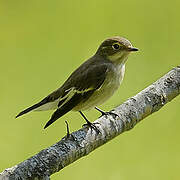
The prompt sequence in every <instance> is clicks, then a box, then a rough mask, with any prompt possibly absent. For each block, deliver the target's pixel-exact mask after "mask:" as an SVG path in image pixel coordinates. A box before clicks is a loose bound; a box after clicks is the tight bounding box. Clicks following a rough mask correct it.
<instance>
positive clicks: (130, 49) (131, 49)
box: [128, 47, 139, 51]
mask: <svg viewBox="0 0 180 180" xmlns="http://www.w3.org/2000/svg"><path fill="white" fill-rule="evenodd" d="M128 51H139V49H138V48H135V47H129V48H128Z"/></svg>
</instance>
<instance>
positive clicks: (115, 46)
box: [112, 43, 120, 50]
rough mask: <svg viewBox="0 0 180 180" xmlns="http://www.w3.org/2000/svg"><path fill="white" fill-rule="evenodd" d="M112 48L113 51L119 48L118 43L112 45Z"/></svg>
mask: <svg viewBox="0 0 180 180" xmlns="http://www.w3.org/2000/svg"><path fill="white" fill-rule="evenodd" d="M112 47H113V49H115V50H118V49H119V48H120V45H119V44H118V43H114V44H113V45H112Z"/></svg>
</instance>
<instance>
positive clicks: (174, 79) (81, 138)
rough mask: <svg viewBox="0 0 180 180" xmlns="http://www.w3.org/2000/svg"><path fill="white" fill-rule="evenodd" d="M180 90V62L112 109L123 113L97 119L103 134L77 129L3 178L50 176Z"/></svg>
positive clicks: (43, 178)
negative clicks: (179, 64)
mask: <svg viewBox="0 0 180 180" xmlns="http://www.w3.org/2000/svg"><path fill="white" fill-rule="evenodd" d="M179 94H180V66H178V67H176V68H174V69H172V70H171V71H170V72H168V73H167V74H166V75H164V76H163V77H162V78H160V79H159V80H158V81H156V82H155V83H153V84H152V85H150V86H149V87H147V88H146V89H144V90H143V91H141V92H140V93H138V94H137V95H136V96H134V97H131V98H129V99H128V100H127V101H126V102H124V103H123V104H121V105H120V106H118V107H117V108H115V109H114V110H113V111H112V112H114V113H116V114H118V116H119V117H117V116H116V117H113V116H111V115H109V116H103V117H101V118H99V119H97V120H96V121H95V122H98V123H99V124H96V126H97V128H98V129H99V130H100V131H101V133H100V134H97V133H96V132H95V131H94V130H91V129H89V128H87V127H84V128H82V129H80V130H78V131H76V132H73V133H72V134H71V136H70V137H69V138H65V137H64V138H62V140H60V141H59V142H58V143H56V144H54V145H52V146H50V147H48V148H47V149H44V150H42V151H40V152H39V153H38V154H36V155H34V156H33V157H31V158H29V159H27V160H25V161H24V162H22V163H20V164H18V165H16V166H14V167H12V168H9V169H6V170H5V171H3V172H2V173H0V180H12V179H13V180H25V179H41V180H48V179H50V175H52V174H53V173H56V172H58V171H60V170H61V169H63V168H64V167H66V166H67V165H69V164H71V163H73V162H74V161H76V160H77V159H79V158H81V157H83V156H85V155H88V154H89V153H90V152H91V151H93V150H95V149H96V148H98V147H99V146H101V145H103V144H105V143H106V142H108V141H109V140H111V139H113V138H114V137H116V136H118V135H119V134H121V133H123V132H124V131H127V130H130V129H132V128H133V127H134V126H135V125H136V124H137V123H138V122H140V121H141V120H142V119H144V118H145V117H146V116H148V115H150V114H152V113H153V112H156V111H158V110H159V109H160V108H161V107H163V106H164V105H165V104H166V103H168V102H170V101H171V100H172V99H173V98H175V97H176V96H177V95H179Z"/></svg>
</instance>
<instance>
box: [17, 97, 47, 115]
mask: <svg viewBox="0 0 180 180" xmlns="http://www.w3.org/2000/svg"><path fill="white" fill-rule="evenodd" d="M47 102H48V100H47V98H44V99H43V100H42V101H40V102H39V103H37V104H34V105H33V106H31V107H28V108H27V109H25V110H23V111H21V112H20V113H19V114H18V115H17V116H16V118H18V117H19V116H22V115H23V114H26V113H28V112H30V111H32V110H35V109H37V108H39V107H40V106H42V105H44V104H46V103H47Z"/></svg>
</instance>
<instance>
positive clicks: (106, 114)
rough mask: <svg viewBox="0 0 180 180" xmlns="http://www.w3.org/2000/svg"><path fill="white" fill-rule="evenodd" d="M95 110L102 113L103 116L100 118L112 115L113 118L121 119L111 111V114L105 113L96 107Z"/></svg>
mask: <svg viewBox="0 0 180 180" xmlns="http://www.w3.org/2000/svg"><path fill="white" fill-rule="evenodd" d="M95 109H96V110H98V111H99V112H100V113H101V116H100V117H102V116H104V115H105V116H108V115H111V116H113V117H115V118H116V117H119V116H118V115H117V114H116V113H113V112H111V111H109V112H104V111H103V110H101V109H99V108H98V107H95Z"/></svg>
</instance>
